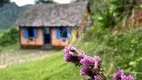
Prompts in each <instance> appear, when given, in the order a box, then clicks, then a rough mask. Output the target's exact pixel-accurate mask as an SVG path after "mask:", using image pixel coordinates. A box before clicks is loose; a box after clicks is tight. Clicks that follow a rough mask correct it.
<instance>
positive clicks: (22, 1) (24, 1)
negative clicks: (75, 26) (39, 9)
mask: <svg viewBox="0 0 142 80" xmlns="http://www.w3.org/2000/svg"><path fill="white" fill-rule="evenodd" d="M54 1H55V2H58V3H69V2H71V0H54ZM11 2H15V3H16V4H17V5H18V6H24V5H26V4H34V2H35V0H11Z"/></svg>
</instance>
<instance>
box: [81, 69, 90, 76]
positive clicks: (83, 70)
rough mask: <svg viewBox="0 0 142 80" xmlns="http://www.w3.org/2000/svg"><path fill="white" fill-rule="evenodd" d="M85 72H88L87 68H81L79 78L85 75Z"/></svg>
mask: <svg viewBox="0 0 142 80" xmlns="http://www.w3.org/2000/svg"><path fill="white" fill-rule="evenodd" d="M87 71H88V68H87V67H84V68H82V69H81V70H80V76H83V75H85V74H86V73H87Z"/></svg>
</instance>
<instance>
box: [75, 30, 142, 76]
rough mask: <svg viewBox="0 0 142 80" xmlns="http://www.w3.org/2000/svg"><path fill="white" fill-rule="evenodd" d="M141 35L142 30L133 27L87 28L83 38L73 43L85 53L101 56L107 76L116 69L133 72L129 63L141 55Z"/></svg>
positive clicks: (132, 67)
mask: <svg viewBox="0 0 142 80" xmlns="http://www.w3.org/2000/svg"><path fill="white" fill-rule="evenodd" d="M141 35H142V30H141V29H134V28H132V29H131V28H130V29H124V30H121V31H111V30H110V29H102V28H97V29H88V30H87V33H86V34H84V37H83V39H81V41H80V40H79V41H76V42H75V43H74V45H75V46H76V47H77V48H79V49H81V50H84V51H85V52H86V54H87V55H90V56H93V55H99V56H101V57H102V58H103V61H104V63H103V66H105V68H104V70H105V71H106V72H105V73H106V74H107V75H108V76H110V75H111V74H112V73H114V71H116V70H118V69H124V70H126V72H127V73H129V72H132V73H134V74H135V72H136V71H135V67H134V66H133V65H131V64H130V63H131V62H133V61H135V60H137V59H140V58H141V56H142V54H141V53H142V43H141V42H142V40H141V39H142V36H141ZM79 44H81V45H79Z"/></svg>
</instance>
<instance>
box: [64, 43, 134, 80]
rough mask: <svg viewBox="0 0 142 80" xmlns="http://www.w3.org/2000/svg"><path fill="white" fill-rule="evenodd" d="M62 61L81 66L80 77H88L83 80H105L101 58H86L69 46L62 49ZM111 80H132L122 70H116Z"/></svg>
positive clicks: (132, 79)
mask: <svg viewBox="0 0 142 80" xmlns="http://www.w3.org/2000/svg"><path fill="white" fill-rule="evenodd" d="M64 60H65V61H67V62H71V63H73V64H75V65H76V66H83V68H82V69H81V70H80V76H84V75H87V76H88V77H87V78H85V79H84V80H107V77H106V76H105V75H104V73H103V69H102V67H101V63H102V58H100V57H99V56H94V57H90V56H87V55H85V53H84V52H82V51H79V50H77V49H76V48H75V47H73V46H71V45H69V46H66V47H65V49H64ZM113 80H134V78H133V77H132V76H131V75H129V76H126V75H125V74H124V71H123V70H118V72H116V73H115V74H114V75H113Z"/></svg>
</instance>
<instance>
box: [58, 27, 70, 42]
mask: <svg viewBox="0 0 142 80" xmlns="http://www.w3.org/2000/svg"><path fill="white" fill-rule="evenodd" d="M56 35H57V38H58V39H59V38H70V28H69V27H59V28H57V29H56Z"/></svg>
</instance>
